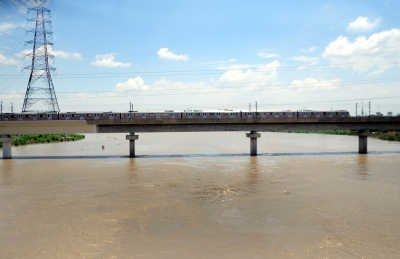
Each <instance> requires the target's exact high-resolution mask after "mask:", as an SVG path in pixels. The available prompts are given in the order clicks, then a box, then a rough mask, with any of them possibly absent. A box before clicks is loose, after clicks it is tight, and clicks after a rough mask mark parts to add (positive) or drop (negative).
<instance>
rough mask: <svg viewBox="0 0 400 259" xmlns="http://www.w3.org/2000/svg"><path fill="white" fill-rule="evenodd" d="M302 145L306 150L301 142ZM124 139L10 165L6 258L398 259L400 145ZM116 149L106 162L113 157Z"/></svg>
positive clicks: (0, 212) (340, 140)
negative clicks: (133, 154) (253, 153)
mask: <svg viewBox="0 0 400 259" xmlns="http://www.w3.org/2000/svg"><path fill="white" fill-rule="evenodd" d="M299 136H301V137H299ZM248 141H249V140H248V139H246V138H245V137H244V134H243V133H242V132H233V133H187V134H185V133H179V134H172V133H170V134H141V136H140V140H139V141H137V145H136V148H137V150H136V151H137V153H138V154H139V157H137V158H134V159H131V158H128V157H127V154H128V143H127V141H125V140H124V135H123V134H115V135H112V134H110V135H88V136H87V139H85V140H84V141H79V142H73V143H58V144H49V145H34V146H27V147H19V148H18V149H13V154H14V155H15V159H12V160H1V161H0V170H1V171H0V208H1V209H0V258H60V257H61V258H188V257H190V258H209V257H211V258H216V257H219V258H249V257H250V258H252V257H253V258H396V257H397V256H398V254H400V248H399V247H398V243H399V241H400V234H399V233H400V220H399V218H398V215H399V213H400V205H399V204H398V200H399V198H400V192H399V184H400V174H399V172H400V171H399V168H400V167H399V166H400V159H399V154H400V144H399V143H389V142H384V141H378V140H373V139H371V140H369V148H370V150H371V151H370V153H369V154H368V155H358V154H357V152H356V150H357V145H358V139H357V137H352V136H327V135H323V136H321V135H318V136H315V135H299V134H282V133H262V138H261V139H259V140H258V149H259V151H260V152H261V154H260V156H258V157H250V156H248V151H249V150H248V148H249V143H248ZM102 145H104V146H105V147H106V148H105V149H104V150H102V149H101V146H102Z"/></svg>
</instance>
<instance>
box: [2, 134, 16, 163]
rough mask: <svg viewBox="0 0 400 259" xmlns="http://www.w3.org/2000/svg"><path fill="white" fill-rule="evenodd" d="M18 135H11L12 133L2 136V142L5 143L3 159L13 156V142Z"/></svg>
mask: <svg viewBox="0 0 400 259" xmlns="http://www.w3.org/2000/svg"><path fill="white" fill-rule="evenodd" d="M16 139H17V137H11V135H8V134H4V135H3V136H2V137H1V138H0V142H2V143H3V159H9V158H12V154H11V142H13V141H15V140H16Z"/></svg>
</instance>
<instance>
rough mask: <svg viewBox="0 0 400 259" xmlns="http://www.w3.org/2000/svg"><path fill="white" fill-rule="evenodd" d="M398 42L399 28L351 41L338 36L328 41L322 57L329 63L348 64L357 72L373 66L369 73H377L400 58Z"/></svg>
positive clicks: (399, 36) (399, 40)
mask: <svg viewBox="0 0 400 259" xmlns="http://www.w3.org/2000/svg"><path fill="white" fill-rule="evenodd" d="M399 42H400V30H399V29H391V30H388V31H382V32H379V33H375V34H372V35H371V36H370V37H369V38H366V37H364V36H361V37H358V38H356V39H355V40H354V41H353V42H351V41H349V39H348V38H347V37H344V36H340V37H338V38H337V39H336V40H335V41H333V42H331V43H329V45H328V46H327V47H326V48H325V52H324V53H323V54H322V57H323V58H325V59H327V60H329V62H330V63H331V64H335V65H336V64H348V65H349V67H351V68H352V69H354V70H355V71H357V72H359V73H363V72H366V71H368V70H369V69H371V68H375V69H376V70H374V71H372V72H371V73H370V75H377V74H381V73H383V72H384V71H385V70H387V69H389V68H391V67H393V66H394V64H392V63H393V62H390V61H391V60H392V61H393V60H396V59H397V60H398V59H400V49H399V47H398V45H399Z"/></svg>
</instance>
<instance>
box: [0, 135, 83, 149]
mask: <svg viewBox="0 0 400 259" xmlns="http://www.w3.org/2000/svg"><path fill="white" fill-rule="evenodd" d="M84 138H85V136H84V135H78V134H67V138H65V134H27V135H21V136H20V137H19V138H18V139H17V140H15V141H14V142H13V143H12V145H13V146H22V145H29V144H37V143H54V142H64V141H76V140H81V139H84ZM0 147H2V143H0Z"/></svg>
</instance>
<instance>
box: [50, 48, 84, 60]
mask: <svg viewBox="0 0 400 259" xmlns="http://www.w3.org/2000/svg"><path fill="white" fill-rule="evenodd" d="M48 51H49V53H50V54H52V55H54V56H55V57H58V58H66V59H79V60H81V59H82V55H81V54H79V53H77V52H64V51H62V50H53V48H52V47H51V46H48Z"/></svg>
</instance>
